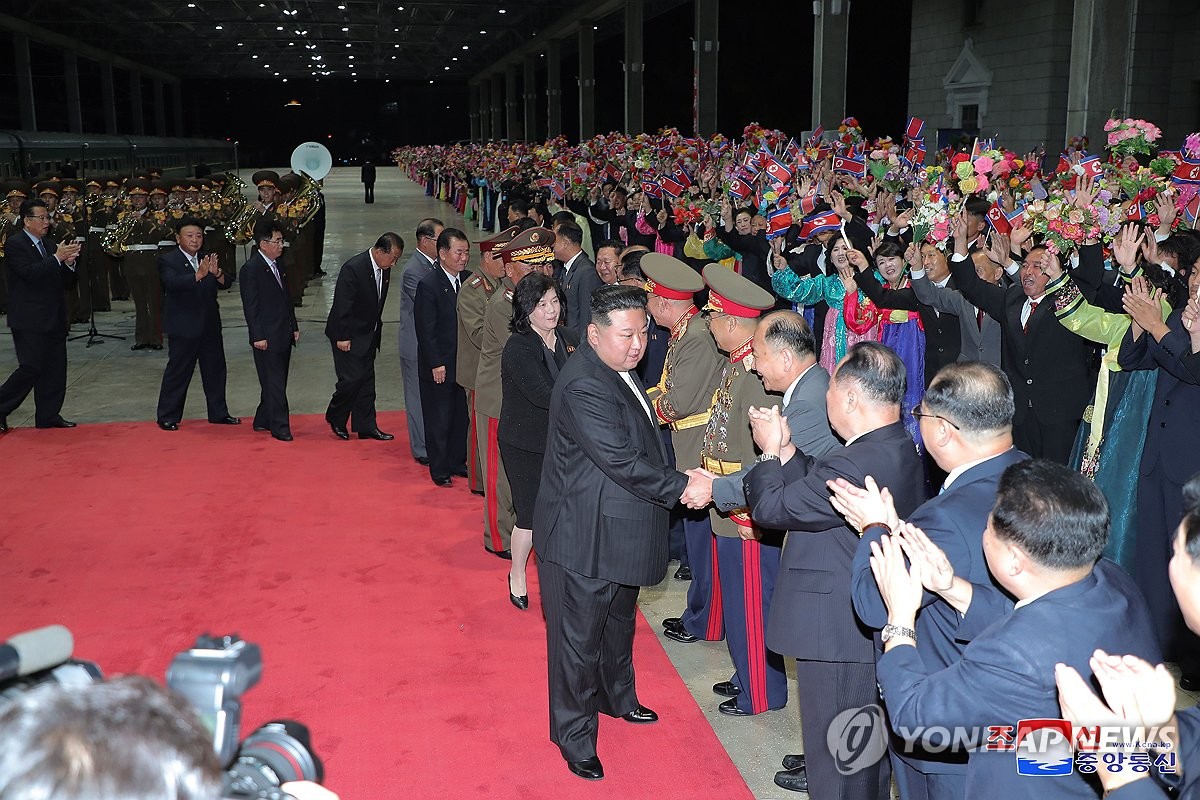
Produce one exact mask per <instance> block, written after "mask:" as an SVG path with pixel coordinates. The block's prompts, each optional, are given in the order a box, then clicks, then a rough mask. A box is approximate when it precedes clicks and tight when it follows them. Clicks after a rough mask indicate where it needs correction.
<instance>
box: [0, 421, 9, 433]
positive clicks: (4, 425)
mask: <svg viewBox="0 0 1200 800" xmlns="http://www.w3.org/2000/svg"><path fill="white" fill-rule="evenodd" d="M0 433H8V418H7V417H0Z"/></svg>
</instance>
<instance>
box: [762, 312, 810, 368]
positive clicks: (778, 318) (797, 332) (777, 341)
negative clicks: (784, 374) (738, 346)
mask: <svg viewBox="0 0 1200 800" xmlns="http://www.w3.org/2000/svg"><path fill="white" fill-rule="evenodd" d="M758 324H759V325H762V326H763V340H764V341H765V342H766V343H767V344H769V345H771V347H772V348H773V349H776V350H778V349H779V348H784V349H787V350H791V351H792V354H793V355H795V356H797V357H798V358H803V357H805V356H815V355H816V354H817V343H816V339H814V338H813V332H812V328H810V327H808V321H807V320H805V319H804V315H803V314H797V313H796V312H795V311H772V312H771V313H770V314H767V315H766V316H765V317H763V318H762V320H761V321H760V322H759V323H758Z"/></svg>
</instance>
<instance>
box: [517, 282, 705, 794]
mask: <svg viewBox="0 0 1200 800" xmlns="http://www.w3.org/2000/svg"><path fill="white" fill-rule="evenodd" d="M591 318H592V320H593V321H592V322H591V324H589V326H588V338H587V344H586V345H584V344H581V345H580V348H579V350H578V351H577V352H576V353H575V355H574V356H573V357H572V358H571V359H569V360H568V361H567V363H566V366H564V367H563V369H562V371H561V372H560V373H559V375H558V380H557V381H556V382H555V384H554V392H553V394H552V395H551V398H550V429H549V432H548V434H547V438H546V456H545V461H544V463H543V468H542V485H541V488H540V489H539V490H538V501H537V507H536V510H535V512H534V518H533V539H534V546H535V549H536V552H537V554H538V577H539V582H540V583H541V587H542V611H543V613H544V614H545V616H546V649H547V668H548V672H549V689H550V740H551V741H553V742H554V743H555V744H557V745H558V747H559V750H560V751H561V752H562V756H563V758H564V759H566V761H567V767H568V768H569V769H570V770H571V771H572V772H573V773H575V774H576V775H579V776H580V777H582V778H586V779H588V780H599V779H600V778H603V777H604V767H603V765H602V764H601V763H600V759H599V758H598V757H597V756H596V733H597V728H598V718H597V714H598V713H604V714H607V715H609V716H612V717H621V718H623V719H625V720H626V721H628V722H632V723H638V724H644V723H650V722H654V721H656V720H657V719H658V715H657V714H655V713H654V712H653V711H651V710H650V709H648V708H646V707H645V706H643V705H642V704H641V703H639V702H638V697H637V689H636V687H635V685H634V674H633V630H634V621H635V618H636V614H637V596H638V587H639V586H651V585H654V584H656V583H658V582H659V581H661V580H662V579H663V576H664V575H665V574H666V571H667V518H668V509H670V508H671V507H672V506H674V505H675V503H676V502H677V501H678V500H679V498H680V496H681V495H682V494H683V492H684V490H685V489H686V488H687V486H688V479H687V477H686V476H684V475H683V474H681V473H679V472H676V471H675V470H673V469H671V468H670V467H668V466H667V456H666V452H665V451H664V449H663V445H662V438H661V437H660V436H659V432H658V423H657V422H656V421H655V420H654V417H653V413H652V412H651V410H650V405H649V403H648V402H647V401H646V392H645V389H644V388H643V387H642V385H641V384H640V383H639V382H638V379H637V377H636V376H635V375H634V374H633V373H632V371H631V370H632V369H633V368H634V367H635V366H636V365H637V362H638V361H639V360H640V359H641V357H642V352H643V350H644V348H645V345H646V325H647V322H648V318H647V316H646V293H645V292H644V291H643V290H641V289H637V288H635V287H627V286H605V287H603V288H601V289H600V290H598V291H597V292H596V293H595V294H594V295H593V296H592V304H591Z"/></svg>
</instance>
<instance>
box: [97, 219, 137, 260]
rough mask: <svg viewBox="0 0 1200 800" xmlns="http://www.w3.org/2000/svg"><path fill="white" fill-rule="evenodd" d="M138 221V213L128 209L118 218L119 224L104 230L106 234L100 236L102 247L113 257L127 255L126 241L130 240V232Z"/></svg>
mask: <svg viewBox="0 0 1200 800" xmlns="http://www.w3.org/2000/svg"><path fill="white" fill-rule="evenodd" d="M137 221H138V215H137V214H135V213H133V212H132V211H126V212H125V214H124V215H123V216H122V217H121V218H120V219H118V220H117V224H116V225H114V226H112V227H111V228H108V229H106V230H105V231H104V235H103V236H102V237H101V238H100V249H102V250H103V251H104V252H106V253H108V254H109V255H110V256H112V257H113V258H121V257H122V256H124V255H125V242H127V241H128V240H129V234H131V233H132V232H133V226H134V225H135V224H136V223H137Z"/></svg>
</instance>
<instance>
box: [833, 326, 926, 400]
mask: <svg viewBox="0 0 1200 800" xmlns="http://www.w3.org/2000/svg"><path fill="white" fill-rule="evenodd" d="M905 378H906V373H905V369H904V362H903V361H901V360H900V357H899V356H897V355H896V353H895V351H893V350H892V348H890V347H888V346H887V345H882V344H880V343H879V342H858V343H857V344H855V345H853V346H852V347H851V348H850V349H849V350H848V351H847V352H846V358H845V360H843V361H842V363H841V364H840V365H838V368H837V371H836V372H834V373H833V380H835V381H837V382H838V383H841V382H842V381H847V380H852V381H854V382H855V383H857V384H858V385H859V386H860V387H862V390H863V393H864V394H865V395H866V396H867V397H869V398H871V400H873V401H875V402H876V403H878V404H879V405H887V406H896V407H899V406H900V403H901V401H902V400H904V392H905V390H906V388H907V385H908V384H907V381H906V380H905Z"/></svg>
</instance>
